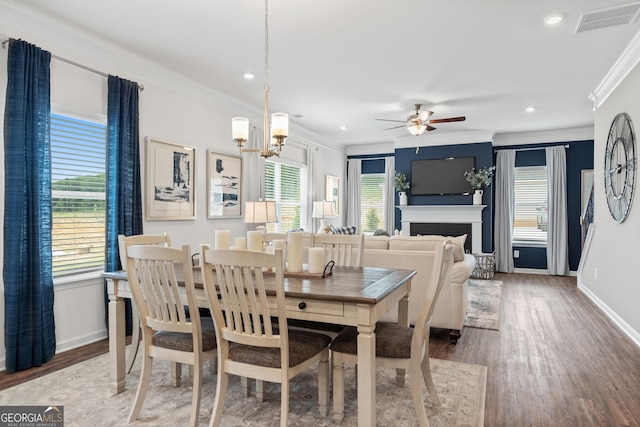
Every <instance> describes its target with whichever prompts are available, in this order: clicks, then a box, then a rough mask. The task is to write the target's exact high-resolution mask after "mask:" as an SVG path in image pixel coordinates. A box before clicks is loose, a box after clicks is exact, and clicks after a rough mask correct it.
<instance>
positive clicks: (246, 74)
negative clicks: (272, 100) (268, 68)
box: [242, 73, 255, 80]
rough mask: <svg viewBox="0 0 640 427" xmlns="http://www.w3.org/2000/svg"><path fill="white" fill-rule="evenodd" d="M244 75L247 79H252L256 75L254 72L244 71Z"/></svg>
mask: <svg viewBox="0 0 640 427" xmlns="http://www.w3.org/2000/svg"><path fill="white" fill-rule="evenodd" d="M242 77H244V78H245V79H247V80H251V79H253V78H254V77H255V75H254V74H253V73H244V76H242Z"/></svg>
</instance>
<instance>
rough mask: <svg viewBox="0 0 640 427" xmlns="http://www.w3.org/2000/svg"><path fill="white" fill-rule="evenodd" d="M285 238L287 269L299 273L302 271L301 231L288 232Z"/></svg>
mask: <svg viewBox="0 0 640 427" xmlns="http://www.w3.org/2000/svg"><path fill="white" fill-rule="evenodd" d="M287 240H288V242H289V245H288V246H289V247H288V248H287V271H289V272H290V273H300V272H301V271H302V233H297V232H296V233H289V234H288V237H287Z"/></svg>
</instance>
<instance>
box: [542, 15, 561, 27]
mask: <svg viewBox="0 0 640 427" xmlns="http://www.w3.org/2000/svg"><path fill="white" fill-rule="evenodd" d="M563 19H564V15H562V14H560V13H554V14H553V15H549V16H547V17H546V18H544V23H545V24H547V25H555V24H558V23H559V22H561V21H562V20H563Z"/></svg>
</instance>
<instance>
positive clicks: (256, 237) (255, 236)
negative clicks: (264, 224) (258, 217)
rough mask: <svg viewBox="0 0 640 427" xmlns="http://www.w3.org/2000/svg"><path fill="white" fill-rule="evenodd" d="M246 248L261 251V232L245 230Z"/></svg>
mask: <svg viewBox="0 0 640 427" xmlns="http://www.w3.org/2000/svg"><path fill="white" fill-rule="evenodd" d="M247 248H248V249H249V250H250V251H262V234H261V233H260V232H259V231H247Z"/></svg>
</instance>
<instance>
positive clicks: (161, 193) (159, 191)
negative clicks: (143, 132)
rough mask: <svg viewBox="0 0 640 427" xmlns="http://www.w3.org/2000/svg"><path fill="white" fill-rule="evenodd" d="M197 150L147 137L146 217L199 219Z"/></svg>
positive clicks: (153, 218) (151, 218) (154, 218)
mask: <svg viewBox="0 0 640 427" xmlns="http://www.w3.org/2000/svg"><path fill="white" fill-rule="evenodd" d="M194 169H195V149H194V148H191V147H185V146H183V145H178V144H172V143H170V142H166V141H159V140H157V139H153V138H149V137H147V183H146V188H147V191H146V205H147V211H146V219H147V220H183V219H195V217H196V203H195V195H196V193H195V171H194Z"/></svg>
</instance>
